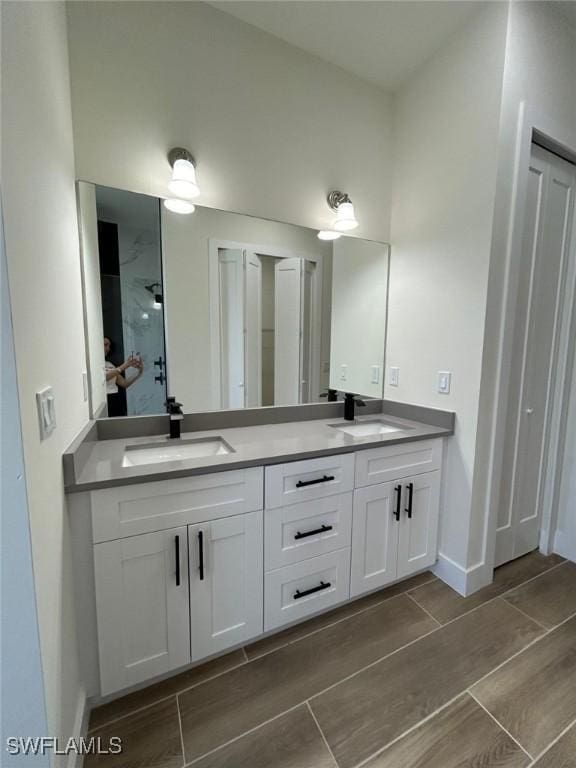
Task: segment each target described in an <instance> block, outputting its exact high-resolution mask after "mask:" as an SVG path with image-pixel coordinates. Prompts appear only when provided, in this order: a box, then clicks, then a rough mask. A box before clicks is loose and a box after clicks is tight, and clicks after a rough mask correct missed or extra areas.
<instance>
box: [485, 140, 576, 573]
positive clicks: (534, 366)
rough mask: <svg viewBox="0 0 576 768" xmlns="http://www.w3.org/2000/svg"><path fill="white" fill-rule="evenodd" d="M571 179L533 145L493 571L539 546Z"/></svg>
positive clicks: (569, 170)
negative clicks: (495, 566)
mask: <svg viewBox="0 0 576 768" xmlns="http://www.w3.org/2000/svg"><path fill="white" fill-rule="evenodd" d="M575 181H576V174H575V170H574V167H573V166H571V165H570V164H569V163H566V162H564V161H562V160H560V159H559V158H557V157H555V156H554V155H551V154H550V153H548V152H546V151H545V150H543V149H541V148H539V147H534V148H533V152H532V158H531V163H530V174H529V185H528V196H527V202H526V211H525V229H524V238H523V254H522V259H523V262H522V268H521V273H520V284H519V293H518V301H517V310H516V325H515V329H514V357H513V360H512V369H511V375H510V389H509V397H508V412H507V417H506V441H505V446H504V456H503V473H502V483H501V495H500V506H499V516H498V529H497V537H496V565H501V564H502V563H504V562H507V561H508V560H511V559H513V558H516V557H519V556H520V555H523V554H526V553H527V552H530V551H532V550H533V549H535V548H536V547H537V546H538V540H539V534H540V527H541V505H542V484H543V479H544V467H545V460H546V450H547V439H548V419H549V413H550V408H551V394H552V392H553V388H554V384H555V379H554V375H555V361H556V351H557V343H558V329H559V322H560V316H561V315H560V313H561V309H562V290H563V284H564V278H565V274H566V264H567V256H568V249H569V245H570V235H571V224H572V218H573V212H574V202H573V200H574V191H575V186H576V184H575Z"/></svg>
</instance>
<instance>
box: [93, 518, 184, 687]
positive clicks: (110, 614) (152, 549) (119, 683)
mask: <svg viewBox="0 0 576 768" xmlns="http://www.w3.org/2000/svg"><path fill="white" fill-rule="evenodd" d="M186 534H187V530H186V527H182V528H173V529H171V530H169V531H159V532H156V533H146V534H143V535H141V536H132V537H129V538H125V539H118V540H116V541H107V542H104V543H102V544H96V545H95V547H94V568H95V578H96V610H97V615H98V642H99V651H100V679H101V685H102V695H106V694H109V693H113V692H114V691H120V690H122V689H123V688H126V687H127V686H130V685H134V684H135V683H139V682H141V681H142V680H147V679H148V678H152V677H155V676H157V675H161V674H164V673H166V672H169V671H170V670H172V669H176V668H177V667H181V666H183V665H184V664H189V663H190V617H189V606H188V541H187V535H186Z"/></svg>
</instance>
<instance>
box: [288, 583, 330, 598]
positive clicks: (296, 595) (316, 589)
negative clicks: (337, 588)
mask: <svg viewBox="0 0 576 768" xmlns="http://www.w3.org/2000/svg"><path fill="white" fill-rule="evenodd" d="M331 586H332V584H330V582H329V581H321V582H320V584H319V585H318V586H317V587H312V589H305V590H304V592H300V590H299V589H297V590H296V592H295V593H294V600H300V598H301V597H306V595H313V594H314V592H320V590H321V589H328V588H329V587H331Z"/></svg>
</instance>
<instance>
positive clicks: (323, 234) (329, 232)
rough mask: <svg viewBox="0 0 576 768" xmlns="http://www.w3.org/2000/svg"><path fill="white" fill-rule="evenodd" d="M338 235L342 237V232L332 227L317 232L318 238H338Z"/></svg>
mask: <svg viewBox="0 0 576 768" xmlns="http://www.w3.org/2000/svg"><path fill="white" fill-rule="evenodd" d="M339 237H342V232H335V231H334V230H333V229H321V230H320V232H318V239H319V240H338V238H339Z"/></svg>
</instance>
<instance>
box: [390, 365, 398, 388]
mask: <svg viewBox="0 0 576 768" xmlns="http://www.w3.org/2000/svg"><path fill="white" fill-rule="evenodd" d="M399 381H400V368H393V367H392V366H391V367H390V377H389V383H390V386H391V387H397V386H398V382H399Z"/></svg>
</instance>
